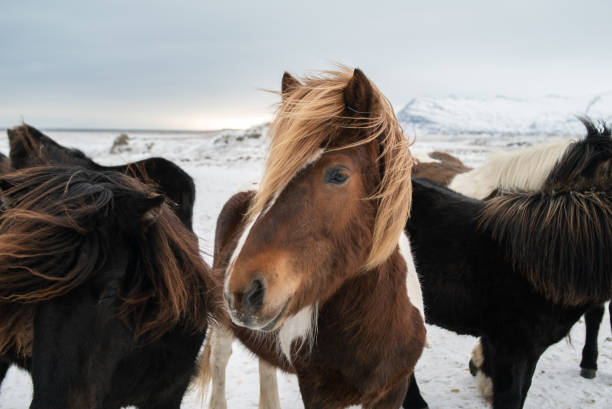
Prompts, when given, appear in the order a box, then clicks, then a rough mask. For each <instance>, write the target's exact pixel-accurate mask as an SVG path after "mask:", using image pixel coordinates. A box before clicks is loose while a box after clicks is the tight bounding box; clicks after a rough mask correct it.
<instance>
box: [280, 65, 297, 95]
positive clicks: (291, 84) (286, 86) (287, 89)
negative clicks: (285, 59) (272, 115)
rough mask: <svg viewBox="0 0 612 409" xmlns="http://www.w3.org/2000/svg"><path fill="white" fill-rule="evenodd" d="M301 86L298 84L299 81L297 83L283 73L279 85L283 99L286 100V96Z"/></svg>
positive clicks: (294, 79)
mask: <svg viewBox="0 0 612 409" xmlns="http://www.w3.org/2000/svg"><path fill="white" fill-rule="evenodd" d="M301 85H302V84H301V83H300V81H298V80H297V79H296V78H295V77H294V76H293V75H291V74H289V73H288V72H287V71H285V73H284V74H283V80H282V83H281V93H282V95H283V99H284V98H286V96H287V95H288V94H290V93H291V92H293V91H295V90H296V89H297V88H299V87H300V86H301Z"/></svg>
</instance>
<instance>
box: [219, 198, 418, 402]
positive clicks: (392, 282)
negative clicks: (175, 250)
mask: <svg viewBox="0 0 612 409" xmlns="http://www.w3.org/2000/svg"><path fill="white" fill-rule="evenodd" d="M252 195H253V193H252V192H250V193H249V192H242V193H239V194H237V195H235V196H233V197H232V198H231V199H230V200H229V201H228V202H227V203H226V205H225V207H224V209H223V210H222V212H221V215H220V216H219V219H218V221H217V231H216V241H215V263H214V271H215V274H217V275H223V274H224V271H225V268H226V266H227V264H228V263H229V257H230V255H231V254H232V252H233V250H234V248H235V246H236V243H237V240H238V237H239V236H240V234H241V233H242V230H243V228H244V226H245V222H244V220H240V218H238V217H237V215H240V214H244V212H245V211H246V209H248V205H249V200H250V198H251V197H252ZM217 243H225V244H221V245H217ZM343 261H344V260H343ZM341 264H342V262H341ZM405 271H406V266H405V263H404V261H403V259H402V258H401V257H400V255H399V253H398V251H397V250H396V251H395V252H394V253H393V255H392V256H391V257H390V258H389V259H388V260H387V261H386V262H385V263H383V264H382V265H380V266H379V267H377V268H376V269H375V270H374V271H369V272H367V273H365V274H361V275H358V276H356V277H355V278H353V279H350V280H348V281H346V282H345V283H344V284H343V285H341V286H340V288H336V290H335V291H333V294H332V295H331V296H330V298H329V299H328V300H327V301H326V302H325V304H324V305H322V306H321V309H320V312H319V320H318V325H317V327H318V329H317V339H316V344H315V345H314V346H313V349H312V351H308V350H300V351H298V350H297V349H296V347H295V346H294V350H293V353H294V355H293V357H294V361H293V365H292V364H290V363H289V362H287V360H285V359H284V358H282V357H281V355H280V354H279V350H278V345H277V341H276V336H277V333H278V330H276V331H273V332H267V333H266V332H260V331H251V330H248V329H246V328H242V327H238V326H235V325H233V324H231V321H230V320H229V317H227V316H224V317H218V319H219V320H220V321H222V322H224V323H225V325H230V326H231V327H232V329H233V331H234V333H235V334H236V336H238V337H239V339H240V340H241V341H242V342H243V343H244V344H245V345H246V346H247V347H248V348H249V349H250V350H251V351H253V352H254V353H255V354H257V356H258V357H260V358H262V359H264V360H266V361H267V362H269V363H270V364H272V365H274V366H276V367H279V368H281V369H283V370H284V371H287V372H292V373H295V372H297V374H298V377H299V378H300V389H301V391H302V396H303V399H304V403H305V404H306V408H310V407H344V406H348V405H354V404H359V403H366V407H370V406H368V405H369V404H371V405H373V406H372V407H378V406H376V405H378V404H381V405H382V402H378V401H379V400H380V399H383V398H384V399H389V397H388V396H385V395H386V394H388V393H389V392H391V391H393V390H394V389H396V390H397V396H398V401H397V402H399V403H397V404H393V403H392V404H390V405H389V406H386V405H385V406H381V407H399V405H400V404H401V400H402V399H403V397H404V394H405V389H404V388H405V387H407V381H408V377H407V376H408V375H410V373H411V372H412V368H413V367H414V364H415V363H416V360H417V359H418V357H419V356H420V354H421V351H422V348H423V346H424V342H425V328H424V325H423V321H422V319H421V317H420V315H419V313H418V311H417V309H416V308H414V307H413V306H412V304H411V303H410V301H409V300H408V299H407V297H406V296H405V295H406V291H407V290H406V284H405V279H406V277H405ZM399 272H403V273H402V274H399ZM320 291H321V292H324V293H328V292H329V291H328V290H327V289H324V288H323V287H321V288H320ZM381 337H384V342H381ZM404 383H405V385H404Z"/></svg>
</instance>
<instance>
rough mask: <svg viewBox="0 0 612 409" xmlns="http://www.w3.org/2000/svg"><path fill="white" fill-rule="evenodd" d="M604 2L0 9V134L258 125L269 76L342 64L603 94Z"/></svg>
mask: <svg viewBox="0 0 612 409" xmlns="http://www.w3.org/2000/svg"><path fill="white" fill-rule="evenodd" d="M611 45H612V1H610V0H599V1H597V0H587V1H569V0H545V1H537V0H529V1H527V0H525V1H524V0H512V1H506V2H503V3H502V2H498V1H491V0H482V1H481V0H463V1H455V0H446V1H435V0H429V1H418V2H417V1H408V0H398V1H383V0H369V1H357V0H352V1H332V0H324V1H319V0H310V1H302V2H292V1H290V0H282V1H264V0H250V1H230V0H225V1H204V0H166V1H156V0H143V1H130V0H114V1H109V0H105V1H97V2H95V4H94V2H93V1H83V0H69V1H62V0H54V1H48V0H40V1H28V0H2V4H1V5H0V126H13V125H15V124H18V123H19V122H20V121H21V119H22V118H23V119H24V120H25V121H27V122H29V123H31V124H33V125H38V126H40V127H103V128H148V129H211V128H219V127H245V126H248V125H252V124H255V123H258V122H262V121H264V120H266V119H268V118H269V117H270V115H271V113H272V107H271V105H272V104H273V103H274V102H276V97H275V96H274V95H272V94H266V93H265V92H262V91H261V90H260V89H261V88H268V89H278V88H279V87H280V79H281V76H282V73H283V71H285V70H287V71H290V72H291V73H294V74H297V75H300V74H303V73H305V72H308V71H312V70H317V69H328V68H332V67H333V64H334V63H335V62H339V63H343V64H346V65H349V66H358V67H360V68H362V69H363V70H364V72H365V73H366V75H368V76H369V77H370V78H371V79H372V80H373V81H374V82H375V83H376V84H377V85H378V86H379V88H380V89H381V90H382V91H383V92H384V93H385V94H386V95H387V96H388V97H389V98H390V99H391V101H392V102H393V104H394V106H395V107H396V109H400V108H401V107H402V106H403V105H404V104H405V103H406V102H408V101H409V100H410V99H411V98H414V97H419V96H434V97H439V96H447V95H450V94H453V95H459V96H476V97H488V96H494V95H497V94H504V95H508V96H514V97H522V96H541V95H546V94H559V95H572V96H573V95H583V94H590V93H597V92H603V91H610V90H612V52H611V51H610V50H611Z"/></svg>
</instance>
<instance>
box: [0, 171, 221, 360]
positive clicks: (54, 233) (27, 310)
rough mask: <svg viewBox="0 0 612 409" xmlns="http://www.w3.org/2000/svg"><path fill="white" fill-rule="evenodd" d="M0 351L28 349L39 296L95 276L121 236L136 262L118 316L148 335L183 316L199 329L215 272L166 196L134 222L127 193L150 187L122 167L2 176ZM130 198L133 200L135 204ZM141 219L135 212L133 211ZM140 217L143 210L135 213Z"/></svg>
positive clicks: (151, 337)
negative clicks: (153, 212)
mask: <svg viewBox="0 0 612 409" xmlns="http://www.w3.org/2000/svg"><path fill="white" fill-rule="evenodd" d="M0 186H2V188H3V192H2V200H3V202H4V204H5V210H4V212H3V214H2V215H0V353H2V352H3V351H6V350H7V349H8V348H15V349H17V350H18V351H20V352H21V353H23V354H28V353H29V348H30V346H31V345H30V344H31V340H32V325H33V324H32V320H33V316H34V312H35V308H36V306H37V304H39V303H41V302H45V301H47V300H51V299H54V298H56V297H60V296H62V295H65V294H68V293H69V292H70V291H73V290H75V289H76V288H77V287H79V286H80V285H82V284H84V283H85V282H87V281H88V280H90V279H93V278H94V276H95V275H96V273H97V272H99V271H100V269H102V268H103V267H104V266H105V265H106V264H107V263H108V262H110V261H111V260H112V258H113V253H114V248H113V246H114V243H116V242H118V243H123V241H122V240H117V236H118V235H120V234H124V235H126V236H127V237H129V240H130V243H131V244H132V247H131V248H130V251H129V259H130V262H129V268H130V271H129V273H128V274H126V278H125V279H124V280H126V281H124V282H123V283H122V290H121V294H120V297H121V300H122V302H121V304H120V305H119V306H118V308H117V315H118V317H119V318H121V319H122V320H124V322H125V323H126V324H127V325H128V326H129V327H130V328H131V329H132V330H133V332H134V336H135V338H140V339H141V341H142V342H149V341H152V340H154V339H157V338H158V337H160V336H161V335H163V334H164V333H165V332H166V331H168V330H170V329H172V328H174V327H176V326H177V325H178V324H182V325H185V326H186V327H187V328H188V329H190V330H193V331H199V330H201V329H203V328H204V326H205V325H206V322H207V319H208V313H210V311H211V306H210V305H207V302H206V299H207V297H206V292H207V291H209V290H211V289H212V282H211V278H210V271H209V268H208V267H207V266H206V264H205V263H204V262H203V260H202V258H201V257H200V253H199V249H198V242H197V238H196V236H195V235H194V234H193V233H191V232H190V231H188V230H187V229H186V228H185V227H184V226H183V224H182V223H181V222H180V220H179V219H178V218H177V216H176V215H175V214H174V213H173V212H172V211H171V210H170V208H169V207H168V206H167V205H166V204H165V203H163V204H162V205H161V209H160V213H159V216H158V218H157V219H156V221H155V222H154V223H153V224H151V225H150V226H148V227H146V228H144V227H142V226H140V225H138V224H137V223H135V224H134V225H132V228H130V226H129V225H128V223H127V222H126V219H127V220H128V221H129V219H130V215H131V213H129V212H130V211H131V209H130V206H126V203H125V202H126V200H128V198H130V197H133V196H134V195H140V196H141V197H152V196H155V193H154V192H153V191H152V189H151V188H150V187H148V186H146V185H144V184H142V183H140V182H138V181H137V180H135V179H133V178H130V177H127V176H125V175H121V174H119V173H116V172H95V171H90V170H85V169H82V168H66V167H37V168H29V169H24V170H21V171H17V172H15V173H11V174H8V175H3V176H1V177H0ZM127 204H129V203H127ZM132 219H133V217H132ZM137 220H140V219H137Z"/></svg>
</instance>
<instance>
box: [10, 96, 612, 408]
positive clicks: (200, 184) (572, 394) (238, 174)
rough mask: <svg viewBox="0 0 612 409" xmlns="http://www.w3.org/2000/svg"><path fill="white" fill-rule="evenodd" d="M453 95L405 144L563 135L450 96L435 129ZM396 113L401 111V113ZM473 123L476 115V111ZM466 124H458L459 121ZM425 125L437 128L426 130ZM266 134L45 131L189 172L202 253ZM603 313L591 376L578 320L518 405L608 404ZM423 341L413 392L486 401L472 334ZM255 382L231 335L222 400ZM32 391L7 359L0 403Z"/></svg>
mask: <svg viewBox="0 0 612 409" xmlns="http://www.w3.org/2000/svg"><path fill="white" fill-rule="evenodd" d="M610 99H612V95H606V96H605V98H602V100H606V101H610ZM553 100H554V99H551V101H553ZM452 101H453V100H452V99H449V100H445V101H443V104H442V105H441V107H443V109H442V108H441V109H440V110H439V111H429V112H430V113H429V114H428V116H427V117H428V118H429V119H432V120H433V119H436V122H435V124H436V125H435V126H440V128H439V129H438V128H434V127H433V125H432V126H431V127H430V128H424V129H426V130H427V132H425V131H424V130H423V129H420V130H418V131H417V132H414V129H412V130H411V128H409V127H407V128H406V129H407V131H408V133H409V134H411V135H415V134H416V141H415V143H414V145H413V151H420V152H427V151H431V150H433V149H439V150H445V151H448V152H450V153H452V154H455V155H458V156H459V157H460V158H462V159H463V160H465V161H466V163H468V164H469V165H472V166H475V165H478V164H480V163H482V162H483V161H484V158H485V156H486V153H487V152H489V151H491V150H495V149H500V148H503V149H513V148H517V147H521V146H525V145H529V144H531V143H535V142H538V141H542V140H545V139H548V138H549V136H548V135H550V134H551V133H558V134H562V135H565V134H566V133H564V132H569V131H568V130H565V131H564V129H565V128H563V126H565V125H563V123H562V124H561V125H559V126H558V128H559V129H557V128H554V127H552V128H550V129H556V130H555V131H554V132H552V131H551V132H544V133H540V134H535V133H534V134H529V135H526V134H528V132H526V133H525V134H520V133H516V132H514V133H511V132H508V133H507V134H505V133H503V134H500V133H498V131H499V130H500V129H501V128H500V127H501V125H499V126H498V128H495V129H493V128H492V127H489V128H486V129H488V131H487V132H489V133H482V132H479V133H474V132H468V131H466V129H467V128H462V127H461V126H459V125H461V124H462V121H460V119H461V115H463V114H465V115H466V117H465V119H464V121H463V122H465V124H467V123H470V122H471V121H472V119H473V118H471V117H470V115H472V114H473V113H472V114H470V112H469V109H470V108H469V107H467V108H465V109H463V110H462V111H461V110H460V109H459V108H461V107H460V106H459V105H461V104H463V102H461V103H460V102H457V103H456V104H455V106H456V108H457V110H456V111H455V112H459V111H460V112H463V114H461V115H459V114H457V113H455V114H453V115H451V114H449V115H448V116H449V118H451V119H452V121H455V122H452V121H450V120H447V121H446V122H444V126H445V127H450V126H451V125H449V124H453V125H452V126H453V127H454V128H453V131H452V132H451V131H449V132H444V133H441V132H440V131H442V130H445V129H450V128H444V127H442V125H440V124H442V123H443V122H441V121H438V120H439V117H436V116H435V115H434V113H435V114H436V115H438V114H441V113H443V112H447V113H448V112H451V110H450V107H451V105H453V104H451V102H452ZM462 101H464V100H462ZM481 102H482V101H481ZM425 103H427V104H433V103H434V101H431V100H420V101H417V102H416V103H413V104H412V106H413V108H410V110H409V112H411V113H412V114H414V115H416V113H417V112H418V111H417V110H416V108H417V107H419V106H420V107H421V108H419V109H423V108H422V107H423V106H424V105H423V104H425ZM598 103H599V102H596V103H595V104H594V107H597V106H598V105H597V104H598ZM498 104H500V105H498ZM503 104H510V105H512V104H518V103H516V102H512V101H509V102H503V100H501V99H500V100H499V101H498V102H497V103H496V104H493V105H494V106H493V107H491V115H492V117H493V116H494V115H495V112H496V110H499V109H501V108H500V107H501V106H502V105H503ZM468 105H469V104H468ZM474 105H475V106H478V108H479V109H481V108H483V107H486V104H485V103H477V102H474ZM519 105H520V104H519ZM560 105H562V106H569V105H570V104H566V103H565V102H564V103H563V104H561V103H560ZM474 112H475V111H474ZM525 112H527V110H525ZM539 112H540V113H541V112H542V111H539ZM608 112H612V109H608ZM473 115H475V114H473ZM534 115H535V114H534ZM403 117H404V118H406V116H403ZM551 117H552V116H551ZM516 118H519V119H521V118H528V116H527V115H525V116H520V115H518V114H517V115H516ZM512 121H514V119H508V120H505V121H499V124H502V125H503V127H508V129H510V123H511V122H512ZM482 123H483V124H485V120H483V122H482ZM541 123H543V122H538V125H537V127H536V129H542V126H543V125H541ZM465 124H464V125H463V126H467V125H465ZM491 124H492V123H491V122H487V123H486V124H485V125H487V126H492V125H491ZM551 124H552V120H551ZM485 125H482V129H484V128H485ZM478 126H480V125H478ZM478 126H477V125H473V126H472V127H473V129H477V128H478ZM555 126H557V125H555ZM568 126H569V125H568ZM572 126H573V125H572ZM503 127H502V128H503ZM434 129H438V130H437V131H436V132H430V131H432V130H434ZM504 129H505V128H504ZM525 129H528V128H525ZM568 129H570V128H568ZM571 129H573V130H572V132H573V135H581V134H583V131H582V130H581V129H580V128H579V127H576V128H575V129H574V128H571ZM459 130H461V132H459ZM493 131H495V132H493ZM561 131H563V132H561ZM265 133H266V127H265V126H260V127H255V128H252V129H250V130H248V131H219V132H201V133H155V132H140V133H135V132H128V134H129V137H130V139H129V143H128V145H127V146H123V147H122V149H121V150H120V151H119V153H116V154H111V153H110V148H111V146H112V144H113V140H114V139H115V137H116V136H117V135H118V132H101V131H100V132H91V131H90V132H59V131H56V132H48V134H49V135H50V136H51V137H52V138H54V139H56V140H57V141H58V142H59V143H61V144H64V145H67V146H71V147H77V148H80V149H82V150H83V151H84V152H85V153H86V154H88V155H90V156H92V157H93V158H95V159H96V160H97V161H99V162H100V163H102V164H106V165H111V164H119V163H124V162H127V161H134V160H138V159H142V158H144V157H148V156H164V157H166V158H168V159H170V160H173V161H175V162H176V163H178V164H179V165H180V166H182V167H183V168H184V169H185V170H186V171H187V172H189V173H190V174H191V175H192V176H193V177H194V179H195V180H196V184H197V199H196V203H195V217H194V227H195V229H196V232H197V234H198V235H199V237H200V240H201V241H200V242H201V248H202V251H203V252H204V253H205V254H206V259H207V261H209V262H210V261H211V254H212V249H213V238H214V227H215V222H216V218H217V215H218V212H219V211H220V209H221V207H222V206H223V204H224V203H225V201H226V200H227V199H228V198H229V197H230V196H231V195H232V194H233V193H235V192H238V191H240V190H245V189H252V188H253V186H254V183H256V182H257V181H258V180H259V177H260V175H261V171H262V167H263V160H262V158H263V155H264V152H265V148H264V143H265V142H264V136H265ZM0 151H2V152H5V153H7V151H8V147H7V143H6V141H4V140H3V141H0ZM609 322H610V321H609V317H608V315H607V312H606V316H605V318H604V321H603V324H602V329H601V331H600V334H599V345H600V356H599V371H598V373H597V377H596V378H595V379H593V380H586V379H583V378H581V377H580V376H579V362H580V353H581V348H582V346H583V343H584V324H583V323H582V322H579V323H578V324H577V325H575V326H574V328H573V329H572V332H571V343H570V342H569V341H567V340H563V341H561V342H559V343H558V344H556V345H554V346H552V347H551V348H550V349H549V350H548V351H547V352H546V353H545V354H544V355H543V357H542V359H541V360H540V362H539V364H538V367H537V370H536V374H535V376H534V379H533V385H532V387H531V390H530V392H529V395H528V398H527V402H526V405H525V408H527V409H549V408H550V409H575V408H584V407H589V408H594V409H597V408H601V409H603V408H609V407H610V401H611V400H612V334H611V331H610V325H609ZM428 340H429V344H430V347H429V348H427V349H425V351H424V353H423V357H422V358H421V360H420V361H419V363H418V366H417V372H416V373H417V376H418V378H417V379H418V380H419V384H420V387H421V391H422V393H423V395H424V397H425V399H426V400H427V401H428V403H429V404H430V408H431V409H442V408H470V409H480V408H488V407H489V406H488V404H487V403H486V402H485V401H484V400H483V399H482V398H481V397H480V396H479V394H478V391H477V390H476V380H475V378H472V376H471V375H470V374H469V372H468V367H467V363H468V360H469V358H470V354H471V350H472V348H473V346H474V345H475V342H476V340H475V338H473V337H469V336H459V335H456V334H454V333H452V332H449V331H446V330H444V329H441V328H437V327H433V326H428ZM258 385H259V383H258V367H257V361H256V360H255V359H254V358H253V356H252V355H251V354H250V353H249V352H248V351H247V350H246V349H245V348H243V347H242V346H240V345H239V344H238V343H237V342H236V343H235V345H234V354H233V356H232V358H231V359H230V364H229V367H228V372H227V397H228V408H231V409H234V408H237V409H255V408H257V403H258V395H259V389H258V388H259V386H258ZM31 390H32V384H31V381H30V377H29V375H28V374H27V373H26V372H24V371H21V370H19V369H17V368H15V367H13V368H11V369H10V371H9V373H8V374H7V377H6V379H5V381H4V383H3V385H2V388H1V389H0V409H20V408H25V407H28V405H29V402H30V399H31ZM279 390H280V396H281V405H282V407H283V408H286V409H289V408H301V407H303V406H302V403H301V399H300V394H299V388H298V385H297V381H296V378H295V376H292V375H280V376H279ZM182 407H183V408H184V409H195V408H200V407H201V404H200V401H199V400H198V397H197V394H196V393H194V392H193V391H191V392H190V393H188V394H187V395H186V397H185V399H184V402H183V406H182Z"/></svg>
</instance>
